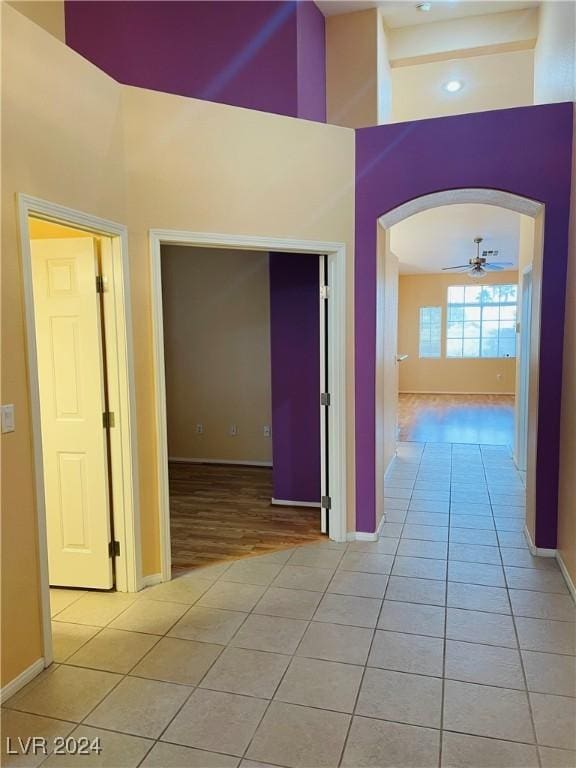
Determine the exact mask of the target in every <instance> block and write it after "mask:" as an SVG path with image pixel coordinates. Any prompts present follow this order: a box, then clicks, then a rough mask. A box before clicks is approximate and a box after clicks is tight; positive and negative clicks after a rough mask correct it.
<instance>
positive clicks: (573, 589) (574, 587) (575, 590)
mask: <svg viewBox="0 0 576 768" xmlns="http://www.w3.org/2000/svg"><path fill="white" fill-rule="evenodd" d="M556 560H557V562H558V565H559V566H560V570H561V571H562V576H564V581H565V582H566V586H567V587H568V591H569V592H570V595H571V596H572V600H574V602H575V603H576V584H574V582H573V581H572V577H571V576H570V573H569V572H568V568H567V567H566V563H565V562H564V560H563V558H562V555H561V554H560V552H559V551H556Z"/></svg>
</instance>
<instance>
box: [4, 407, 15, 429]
mask: <svg viewBox="0 0 576 768" xmlns="http://www.w3.org/2000/svg"><path fill="white" fill-rule="evenodd" d="M15 429H16V424H15V422H14V406H13V405H12V404H10V405H3V406H2V432H14V430H15Z"/></svg>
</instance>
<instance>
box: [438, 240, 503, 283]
mask: <svg viewBox="0 0 576 768" xmlns="http://www.w3.org/2000/svg"><path fill="white" fill-rule="evenodd" d="M482 240H483V238H482V237H475V238H474V242H475V243H476V256H474V257H473V258H472V259H469V260H468V264H460V265H459V266H457V267H443V269H442V271H443V272H444V271H446V270H449V269H455V270H458V272H467V273H468V276H469V277H476V278H480V277H483V276H484V275H486V274H488V272H498V271H500V270H501V269H505V268H506V267H513V266H514V265H513V264H512V262H511V261H489V259H494V258H497V256H498V253H499V251H482V256H480V243H481V242H482Z"/></svg>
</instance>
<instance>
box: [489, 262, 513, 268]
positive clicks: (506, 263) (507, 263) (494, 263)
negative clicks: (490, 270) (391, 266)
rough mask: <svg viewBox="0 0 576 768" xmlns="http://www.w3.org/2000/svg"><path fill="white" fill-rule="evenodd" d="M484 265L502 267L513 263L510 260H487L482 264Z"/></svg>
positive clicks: (511, 265) (510, 265)
mask: <svg viewBox="0 0 576 768" xmlns="http://www.w3.org/2000/svg"><path fill="white" fill-rule="evenodd" d="M484 266H485V267H498V268H499V269H504V267H513V266H514V264H512V262H511V261H487V262H486V264H484Z"/></svg>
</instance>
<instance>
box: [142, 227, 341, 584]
mask: <svg viewBox="0 0 576 768" xmlns="http://www.w3.org/2000/svg"><path fill="white" fill-rule="evenodd" d="M149 238H150V282H151V296H152V326H153V340H154V349H153V369H154V388H155V395H156V397H155V403H156V408H155V412H156V413H155V417H156V445H157V468H158V508H159V522H160V554H161V578H162V581H169V580H170V579H171V578H172V574H171V563H172V555H171V549H170V495H169V481H168V433H167V420H166V377H165V369H164V320H163V312H162V271H161V246H162V245H164V244H170V245H187V246H193V247H194V246H196V247H198V246H202V247H204V248H232V249H235V250H250V251H280V252H285V253H293V254H294V255H295V256H298V254H314V255H318V256H320V255H323V254H325V255H327V256H328V284H329V286H330V289H329V291H330V292H329V296H330V299H329V301H328V323H329V328H330V333H329V337H328V368H329V380H330V387H331V390H330V395H331V404H330V407H329V409H328V413H329V416H328V421H329V423H328V428H329V431H330V441H329V450H328V453H329V455H328V457H327V460H328V471H329V473H330V474H329V476H330V495H331V497H332V507H331V510H330V538H332V539H334V540H335V541H345V540H346V535H347V534H346V531H347V525H346V246H345V245H344V243H333V242H323V241H316V240H297V239H292V238H276V237H259V236H250V235H231V234H214V233H208V232H189V231H182V230H169V229H151V230H150V231H149ZM319 407H320V403H319Z"/></svg>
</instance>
